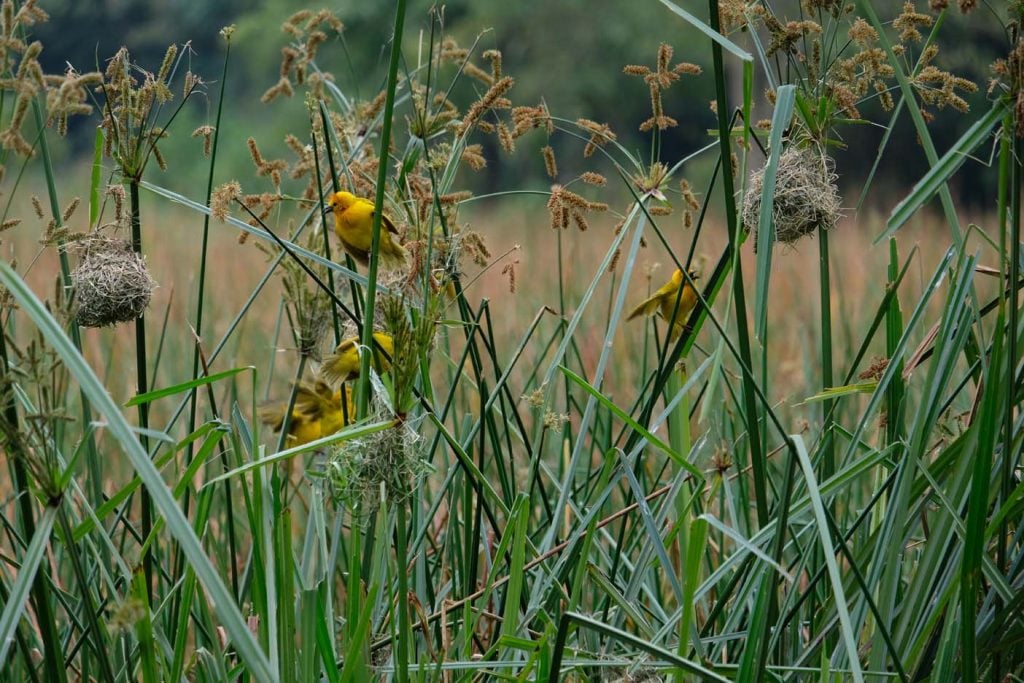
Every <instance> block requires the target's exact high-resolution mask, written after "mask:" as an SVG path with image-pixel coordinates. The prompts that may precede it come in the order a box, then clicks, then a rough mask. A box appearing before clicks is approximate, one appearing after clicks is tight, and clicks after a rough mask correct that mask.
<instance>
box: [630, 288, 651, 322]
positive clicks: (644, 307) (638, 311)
mask: <svg viewBox="0 0 1024 683" xmlns="http://www.w3.org/2000/svg"><path fill="white" fill-rule="evenodd" d="M657 308H658V295H657V294H655V295H654V296H652V297H651V298H650V299H644V300H643V301H641V302H640V305H638V306H637V307H636V308H634V309H633V310H632V311H630V312H629V315H627V316H626V320H632V319H633V318H639V317H640V316H641V315H650V314H652V313H654V311H656V310H657Z"/></svg>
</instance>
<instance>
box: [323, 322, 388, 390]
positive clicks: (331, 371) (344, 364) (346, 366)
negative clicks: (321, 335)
mask: <svg viewBox="0 0 1024 683" xmlns="http://www.w3.org/2000/svg"><path fill="white" fill-rule="evenodd" d="M373 338H374V340H375V341H376V344H374V348H373V367H374V369H375V370H377V372H378V373H385V372H387V371H388V368H390V367H391V359H392V358H394V356H395V342H394V340H392V339H391V335H388V334H384V333H383V332H374V333H373ZM359 343H360V339H359V337H349V338H348V339H343V340H342V341H341V343H340V344H338V346H337V347H336V348H335V349H334V353H332V354H331V355H329V356H327V357H326V358H324V363H323V367H321V372H322V374H323V376H324V378H325V379H327V380H328V381H330V382H346V381H348V380H350V379H355V378H356V377H358V376H359V367H360V365H359V352H360V350H361V349H360V346H359ZM385 354H387V355H385Z"/></svg>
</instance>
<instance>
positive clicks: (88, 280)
mask: <svg viewBox="0 0 1024 683" xmlns="http://www.w3.org/2000/svg"><path fill="white" fill-rule="evenodd" d="M79 244H80V247H81V250H82V254H81V261H80V262H79V264H78V267H77V268H76V269H75V270H74V272H72V273H71V282H72V284H73V285H74V287H75V302H76V304H75V319H76V320H77V321H78V324H79V325H81V326H83V327H106V326H108V325H115V324H117V323H122V322H128V321H130V320H136V319H137V318H138V317H139V316H141V315H142V313H143V312H144V311H145V310H146V306H148V305H149V300H150V297H151V296H152V294H153V289H154V288H155V287H156V282H155V281H154V280H153V278H152V277H150V275H149V270H148V269H147V268H146V262H145V260H143V258H142V257H141V256H139V255H138V254H136V253H135V252H134V251H132V247H131V244H129V243H128V242H126V241H125V240H121V239H116V238H111V237H103V236H99V235H91V236H89V237H87V238H85V239H84V240H82V242H80V243H79Z"/></svg>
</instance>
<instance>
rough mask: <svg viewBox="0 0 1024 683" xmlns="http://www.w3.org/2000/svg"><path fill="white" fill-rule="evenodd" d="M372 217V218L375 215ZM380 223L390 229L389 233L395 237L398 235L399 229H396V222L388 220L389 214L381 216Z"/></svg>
mask: <svg viewBox="0 0 1024 683" xmlns="http://www.w3.org/2000/svg"><path fill="white" fill-rule="evenodd" d="M370 215H371V216H372V215H373V214H370ZM380 222H381V224H382V225H383V226H384V227H385V228H387V229H388V232H390V233H392V234H395V235H397V234H398V228H396V227H395V224H394V222H393V221H392V220H391V219H390V218H388V216H387V214H384V215H383V216H381V219H380Z"/></svg>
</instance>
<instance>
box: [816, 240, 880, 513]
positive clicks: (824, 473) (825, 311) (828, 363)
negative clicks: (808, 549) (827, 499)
mask: <svg viewBox="0 0 1024 683" xmlns="http://www.w3.org/2000/svg"><path fill="white" fill-rule="evenodd" d="M818 255H819V260H818V274H819V289H820V290H821V389H822V391H825V390H827V389H829V388H830V387H833V386H835V384H834V382H835V380H834V378H833V374H832V278H831V273H830V270H829V256H828V231H827V230H822V229H819V230H818ZM897 265H898V264H897ZM833 405H834V401H833V400H831V399H828V400H825V401H822V403H821V406H822V408H821V410H822V414H823V415H824V421H823V423H822V425H821V433H822V441H821V445H820V449H821V475H820V476H821V481H827V480H828V479H829V477H831V476H832V474H833V473H834V472H835V469H836V461H835V444H834V443H833V439H832V421H833V419H834V418H833V414H832V407H833ZM829 509H830V511H831V513H832V514H833V515H834V514H835V512H834V506H830V508H829Z"/></svg>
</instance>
